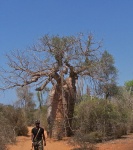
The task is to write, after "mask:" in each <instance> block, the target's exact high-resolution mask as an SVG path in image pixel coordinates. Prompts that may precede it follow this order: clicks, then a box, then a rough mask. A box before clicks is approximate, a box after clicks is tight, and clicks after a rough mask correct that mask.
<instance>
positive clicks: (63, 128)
mask: <svg viewBox="0 0 133 150" xmlns="http://www.w3.org/2000/svg"><path fill="white" fill-rule="evenodd" d="M73 83H74V84H73ZM61 87H62V88H61ZM75 100H76V87H75V82H73V79H72V78H67V79H66V82H65V84H64V85H63V86H62V85H56V86H55V87H54V88H53V90H52V92H51V97H50V101H51V104H50V107H49V110H48V113H49V116H48V120H49V126H50V130H51V131H50V133H51V134H52V137H56V138H58V139H60V138H62V137H63V136H71V135H72V128H71V126H72V118H73V112H74V104H75Z"/></svg>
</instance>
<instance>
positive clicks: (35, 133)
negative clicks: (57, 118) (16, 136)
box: [31, 120, 46, 150]
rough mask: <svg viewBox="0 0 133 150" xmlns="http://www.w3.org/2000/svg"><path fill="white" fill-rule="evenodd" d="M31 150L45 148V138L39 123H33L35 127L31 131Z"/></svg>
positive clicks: (37, 121)
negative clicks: (32, 149)
mask: <svg viewBox="0 0 133 150" xmlns="http://www.w3.org/2000/svg"><path fill="white" fill-rule="evenodd" d="M31 140H32V148H33V147H34V150H43V145H44V146H46V138H45V134H44V129H43V128H42V127H40V121H39V120H36V121H35V127H34V128H32V130H31Z"/></svg>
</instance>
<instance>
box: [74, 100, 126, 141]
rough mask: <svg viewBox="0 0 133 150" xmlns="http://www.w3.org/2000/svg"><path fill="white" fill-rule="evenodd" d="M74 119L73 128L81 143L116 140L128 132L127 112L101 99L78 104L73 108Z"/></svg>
mask: <svg viewBox="0 0 133 150" xmlns="http://www.w3.org/2000/svg"><path fill="white" fill-rule="evenodd" d="M74 117H75V120H74V123H73V128H75V129H78V130H80V132H81V133H82V134H83V135H82V136H81V137H82V140H83V141H88V142H99V141H102V140H107V139H110V138H118V137H121V136H122V135H124V134H126V133H127V130H128V129H127V123H128V119H129V112H128V110H127V109H126V108H125V109H123V108H121V107H120V106H119V105H116V104H114V103H111V102H108V101H107V100H103V99H97V98H94V99H93V100H90V99H88V100H85V101H82V102H80V103H79V104H77V105H76V107H75V114H74ZM75 136H77V134H75ZM84 139H85V140H84Z"/></svg>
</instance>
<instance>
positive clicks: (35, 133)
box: [31, 127, 44, 141]
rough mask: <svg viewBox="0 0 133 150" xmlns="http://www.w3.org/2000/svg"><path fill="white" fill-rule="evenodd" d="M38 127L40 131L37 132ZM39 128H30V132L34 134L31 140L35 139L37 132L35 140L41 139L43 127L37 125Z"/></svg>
mask: <svg viewBox="0 0 133 150" xmlns="http://www.w3.org/2000/svg"><path fill="white" fill-rule="evenodd" d="M39 128H40V131H39V132H38V130H39ZM39 128H36V127H34V128H33V129H32V130H31V132H32V133H33V135H34V137H33V141H34V139H35V137H36V135H37V133H38V135H37V137H36V140H37V141H40V140H42V137H43V134H44V129H43V128H41V127H39Z"/></svg>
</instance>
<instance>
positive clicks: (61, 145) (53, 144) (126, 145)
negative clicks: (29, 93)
mask: <svg viewBox="0 0 133 150" xmlns="http://www.w3.org/2000/svg"><path fill="white" fill-rule="evenodd" d="M30 130H31V128H29V134H28V136H27V137H24V136H21V137H17V142H16V144H15V145H9V146H8V149H9V150H31V138H30ZM96 147H97V148H98V149H97V150H133V134H131V135H128V136H125V137H123V138H122V139H117V140H112V141H109V142H106V143H100V144H97V145H96ZM72 149H73V147H72V146H70V145H68V144H67V141H65V140H62V141H53V140H52V139H48V138H47V145H46V147H45V150H72Z"/></svg>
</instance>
